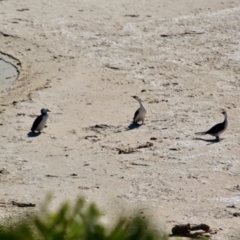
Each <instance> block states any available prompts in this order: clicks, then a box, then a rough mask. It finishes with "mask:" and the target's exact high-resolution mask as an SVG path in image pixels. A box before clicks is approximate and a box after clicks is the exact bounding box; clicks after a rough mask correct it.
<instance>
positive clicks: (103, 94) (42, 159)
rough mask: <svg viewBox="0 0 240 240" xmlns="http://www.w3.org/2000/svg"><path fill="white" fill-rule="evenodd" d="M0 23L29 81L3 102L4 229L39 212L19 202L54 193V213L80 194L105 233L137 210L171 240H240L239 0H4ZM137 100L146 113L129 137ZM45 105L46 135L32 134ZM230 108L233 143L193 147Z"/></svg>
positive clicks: (1, 41)
mask: <svg viewBox="0 0 240 240" xmlns="http://www.w3.org/2000/svg"><path fill="white" fill-rule="evenodd" d="M0 22H1V24H0V52H1V53H3V54H7V55H9V56H12V57H14V58H16V59H15V61H17V60H18V61H19V63H18V65H17V68H18V70H19V71H20V76H19V79H18V80H17V81H16V82H15V83H14V84H13V85H12V86H11V88H10V89H9V90H8V91H7V92H5V94H3V96H2V97H1V98H0V113H1V114H0V116H1V119H0V131H1V135H0V156H1V165H0V168H1V169H3V168H5V169H6V170H7V172H8V173H7V172H6V171H2V172H1V173H0V178H1V188H0V193H1V195H0V196H1V199H0V200H1V203H0V204H1V208H0V216H1V218H2V219H4V218H5V217H7V216H12V217H14V216H15V214H18V213H19V212H24V211H28V210H29V209H26V210H25V209H20V208H17V207H15V206H11V204H10V203H11V201H12V200H14V201H18V202H31V203H36V204H37V207H38V206H39V204H40V203H41V202H42V201H43V200H44V197H45V196H46V193H47V192H53V193H54V199H53V202H52V205H53V207H54V206H57V205H58V204H59V203H60V202H62V201H63V200H64V199H75V198H76V197H77V196H78V195H84V196H85V197H86V199H87V200H88V201H95V202H96V203H98V205H99V206H100V207H103V209H104V210H105V212H106V222H111V221H112V220H113V219H115V216H116V213H117V214H120V213H124V212H125V213H129V212H131V211H134V209H135V208H139V209H140V211H141V212H143V214H145V215H148V216H152V217H153V218H154V219H155V224H156V228H157V229H158V228H159V227H158V226H162V227H163V228H164V229H165V230H166V231H167V232H168V233H170V230H171V227H172V226H173V225H174V224H179V223H206V224H209V225H210V226H211V227H212V228H214V229H216V230H218V232H217V234H216V235H213V236H212V238H213V239H236V237H237V236H239V234H240V221H239V219H240V218H239V217H234V216H233V213H234V212H240V187H239V185H240V162H239V160H240V157H239V153H240V150H239V142H240V129H239V99H240V98H239V97H240V93H239V90H240V89H239V88H240V75H239V74H240V40H239V39H240V2H239V0H233V1H230V0H226V1H223V0H222V1H220V0H211V1H206V0H203V1H199V0H181V1H180V0H172V1H169V0H165V1H164V0H161V1H157V0H151V1H144V0H141V1H139V0H131V1H127V0H122V1H116V0H112V1H106V0H102V1H99V0H98V1H97V0H95V1H93V0H92V1H90V0H85V1H83V0H82V1H80V0H79V1H77V0H68V1H66V0H61V1H59V0H52V1H48V0H42V1H30V0H21V1H16V0H13V1H10V0H6V1H2V2H0ZM132 95H139V96H140V97H141V98H142V100H143V102H144V104H145V106H146V108H147V109H148V115H147V119H146V124H145V125H143V126H141V127H139V128H137V129H133V130H130V131H126V128H127V127H128V125H129V124H130V123H131V120H132V117H133V114H134V111H135V110H136V109H137V108H138V103H137V102H136V101H135V100H134V99H133V98H131V96H132ZM14 101H15V102H14ZM13 103H14V104H13ZM42 107H47V108H49V109H50V110H51V113H50V117H49V121H48V124H47V125H48V127H47V128H46V129H45V130H44V132H45V133H42V134H41V135H40V136H38V137H28V136H27V134H28V132H29V131H30V128H31V125H32V122H33V120H34V118H35V117H36V116H37V115H38V114H39V113H40V109H41V108H42ZM222 108H224V109H226V110H227V112H228V115H229V127H228V130H227V131H226V132H225V133H224V134H223V135H222V138H224V139H223V140H222V141H221V142H219V143H214V142H211V141H205V140H206V139H207V140H211V139H213V138H212V137H211V136H206V137H205V136H204V137H203V138H202V139H198V140H194V137H195V136H194V132H196V131H203V130H207V129H208V128H209V127H211V126H212V125H213V124H215V123H217V122H220V121H222V119H223V116H222V115H221V114H220V110H221V109H222ZM96 124H99V125H100V124H106V125H107V127H105V128H92V126H95V125H96ZM151 138H154V139H155V140H150V139H151ZM146 142H152V143H153V146H152V147H150V148H142V149H138V150H137V152H134V153H131V154H118V150H117V149H118V148H125V147H126V148H127V147H136V146H138V145H140V144H145V143H146ZM73 174H74V175H73ZM229 206H231V207H229ZM37 209H38V208H36V210H37Z"/></svg>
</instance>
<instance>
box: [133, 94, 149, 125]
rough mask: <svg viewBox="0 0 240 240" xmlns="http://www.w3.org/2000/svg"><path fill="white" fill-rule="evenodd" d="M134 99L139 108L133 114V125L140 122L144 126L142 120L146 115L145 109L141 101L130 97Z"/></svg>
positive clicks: (136, 97)
mask: <svg viewBox="0 0 240 240" xmlns="http://www.w3.org/2000/svg"><path fill="white" fill-rule="evenodd" d="M132 97H133V98H134V99H136V100H137V101H138V102H139V104H140V108H139V109H138V110H137V111H136V112H135V114H134V117H133V123H136V124H137V123H138V122H139V121H142V124H144V118H145V116H146V114H147V110H146V108H145V107H144V106H143V104H142V100H141V99H140V98H139V97H138V96H132Z"/></svg>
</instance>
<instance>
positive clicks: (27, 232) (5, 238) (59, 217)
mask: <svg viewBox="0 0 240 240" xmlns="http://www.w3.org/2000/svg"><path fill="white" fill-rule="evenodd" d="M42 210H43V211H42V214H41V216H40V215H38V216H35V217H30V218H29V219H24V220H21V221H19V222H18V223H12V224H11V223H10V226H8V227H4V226H1V228H0V240H166V239H168V237H167V236H166V235H160V234H159V233H157V232H156V231H155V230H153V229H152V228H151V227H150V224H149V222H148V220H144V219H142V218H141V217H139V216H131V217H132V218H131V220H129V218H120V219H119V220H118V221H117V223H116V224H115V226H114V227H112V228H108V227H106V226H104V224H102V223H101V222H100V216H101V214H100V211H99V210H98V208H97V207H96V206H95V204H86V203H85V202H84V200H83V199H82V198H79V199H78V200H77V202H76V203H75V205H74V206H71V205H70V204H68V203H64V204H62V206H61V207H60V208H59V210H57V211H56V212H55V213H49V212H48V211H47V210H46V207H45V208H44V209H42Z"/></svg>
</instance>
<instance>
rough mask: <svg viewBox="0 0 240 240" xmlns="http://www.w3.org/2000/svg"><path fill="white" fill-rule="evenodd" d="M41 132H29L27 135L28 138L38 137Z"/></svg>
mask: <svg viewBox="0 0 240 240" xmlns="http://www.w3.org/2000/svg"><path fill="white" fill-rule="evenodd" d="M40 134H41V132H29V133H28V134H27V135H28V137H38V136H39V135H40Z"/></svg>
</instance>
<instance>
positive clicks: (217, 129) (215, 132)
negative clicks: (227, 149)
mask: <svg viewBox="0 0 240 240" xmlns="http://www.w3.org/2000/svg"><path fill="white" fill-rule="evenodd" d="M222 114H223V115H224V121H223V122H221V123H218V124H216V125H215V126H213V127H212V128H210V129H209V130H208V131H206V132H197V133H195V134H198V135H206V134H209V135H212V136H214V137H216V140H218V141H219V140H220V139H219V135H220V134H221V133H223V132H224V131H225V130H226V129H227V126H228V116H227V112H226V111H225V110H223V111H222Z"/></svg>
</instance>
